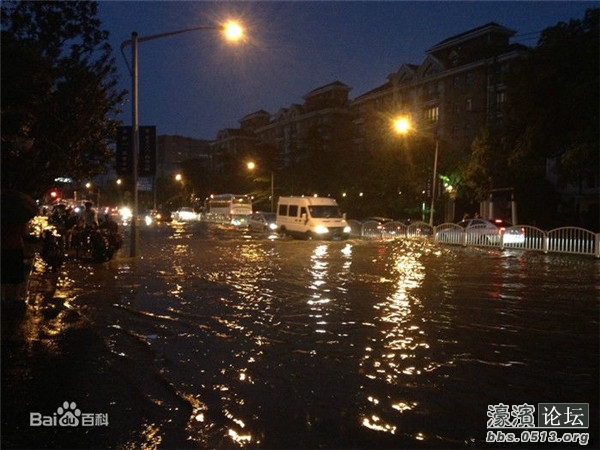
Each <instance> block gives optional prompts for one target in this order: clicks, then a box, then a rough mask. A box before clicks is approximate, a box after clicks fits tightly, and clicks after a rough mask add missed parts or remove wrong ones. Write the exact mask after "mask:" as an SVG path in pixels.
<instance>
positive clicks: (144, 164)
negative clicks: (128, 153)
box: [139, 125, 156, 176]
mask: <svg viewBox="0 0 600 450" xmlns="http://www.w3.org/2000/svg"><path fill="white" fill-rule="evenodd" d="M139 130H140V159H139V174H140V175H141V176H154V175H156V126H154V125H150V126H141V127H140V128H139Z"/></svg>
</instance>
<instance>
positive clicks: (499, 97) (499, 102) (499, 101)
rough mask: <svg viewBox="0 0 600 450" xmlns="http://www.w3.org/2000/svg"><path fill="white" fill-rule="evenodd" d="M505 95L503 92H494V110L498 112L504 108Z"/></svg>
mask: <svg viewBox="0 0 600 450" xmlns="http://www.w3.org/2000/svg"><path fill="white" fill-rule="evenodd" d="M505 95H506V93H505V92H504V91H502V92H496V108H497V110H498V111H500V110H502V108H503V107H504V100H505V99H506V96H505Z"/></svg>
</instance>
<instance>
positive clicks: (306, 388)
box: [61, 225, 600, 448]
mask: <svg viewBox="0 0 600 450" xmlns="http://www.w3.org/2000/svg"><path fill="white" fill-rule="evenodd" d="M141 254H142V257H141V258H139V259H137V260H132V259H129V258H126V257H125V256H123V255H121V256H119V257H117V258H116V259H115V260H113V261H111V262H110V263H107V264H104V265H98V266H75V265H74V266H72V267H70V268H69V272H68V273H69V276H68V277H66V279H65V280H64V282H63V285H62V287H61V289H62V290H63V292H62V295H63V296H66V297H71V298H73V301H72V303H73V304H74V305H76V307H78V308H80V310H81V311H82V313H83V314H85V315H86V317H88V318H89V319H90V320H91V321H92V322H93V323H94V327H95V328H96V329H97V330H98V331H99V333H101V335H102V336H103V339H104V342H105V344H106V347H107V355H106V356H105V358H106V359H107V361H109V362H110V364H111V365H112V366H113V367H116V368H117V369H118V370H119V371H120V372H121V373H122V374H123V376H124V377H126V378H128V379H129V380H130V381H131V383H132V385H133V386H136V388H137V389H138V390H139V392H138V394H139V395H140V397H142V398H145V399H146V400H149V401H150V403H151V404H153V405H155V406H156V407H157V408H158V409H159V410H160V411H162V414H159V415H152V414H151V413H150V412H144V411H138V412H136V413H138V414H140V415H141V416H142V417H144V418H145V419H144V421H143V425H142V426H141V427H140V429H139V430H137V431H136V432H135V433H134V434H133V435H132V437H131V439H130V441H129V442H128V443H126V444H123V445H124V446H125V447H131V448H136V447H142V446H146V447H153V446H155V445H157V444H158V443H160V442H163V443H164V442H165V440H166V439H167V438H168V437H169V435H171V436H170V437H171V439H173V435H178V436H179V439H180V440H179V441H177V440H175V442H179V444H181V443H184V444H185V445H186V446H189V447H210V448H221V447H236V446H248V447H265V448H290V447H295V448H316V447H345V448H347V447H362V448H377V447H380V448H381V447H397V448H400V447H401V448H412V447H431V448H445V447H462V446H467V445H481V441H482V440H483V439H485V432H486V421H487V417H486V411H487V405H491V404H498V403H505V404H509V405H511V404H522V403H525V402H527V403H530V404H536V403H537V402H586V403H587V402H589V403H590V404H591V407H592V409H595V407H594V406H593V405H597V404H598V388H597V383H598V355H599V354H598V293H599V291H598V286H599V285H600V274H599V269H598V267H599V266H598V262H597V261H593V260H592V261H590V260H587V259H579V258H565V257H561V256H556V255H555V256H552V255H550V256H548V255H542V254H529V253H518V252H514V253H511V252H508V251H505V252H499V251H496V250H481V249H462V248H458V247H455V248H449V247H444V248H438V247H434V246H432V245H430V244H428V243H426V242H420V241H415V242H404V241H387V242H383V241H361V240H349V241H344V242H319V241H292V240H277V239H275V240H273V239H267V238H266V237H264V236H258V237H257V236H248V235H246V236H244V235H242V234H240V233H239V232H234V231H228V230H224V229H220V228H216V227H209V228H206V226H205V225H202V226H200V225H199V226H198V227H197V228H194V227H188V228H185V227H180V228H163V229H161V230H158V231H157V230H154V231H144V233H143V234H142V248H141ZM75 280H77V281H75ZM81 286H85V291H84V290H82V289H81ZM108 400H109V401H111V402H116V403H117V404H118V402H119V399H118V398H111V399H108ZM595 411H596V412H595V414H596V415H597V409H595ZM596 431H597V430H596ZM175 439H176V438H175Z"/></svg>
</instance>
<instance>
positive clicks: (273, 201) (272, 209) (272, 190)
mask: <svg viewBox="0 0 600 450" xmlns="http://www.w3.org/2000/svg"><path fill="white" fill-rule="evenodd" d="M247 167H248V169H249V170H254V169H255V168H256V164H255V163H254V162H253V161H250V162H249V163H248V164H247ZM271 212H275V172H274V171H272V170H271Z"/></svg>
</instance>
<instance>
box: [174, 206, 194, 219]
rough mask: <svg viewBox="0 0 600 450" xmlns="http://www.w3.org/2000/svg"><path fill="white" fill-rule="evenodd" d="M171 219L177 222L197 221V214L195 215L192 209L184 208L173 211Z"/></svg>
mask: <svg viewBox="0 0 600 450" xmlns="http://www.w3.org/2000/svg"><path fill="white" fill-rule="evenodd" d="M173 218H174V219H175V220H177V221H179V222H186V221H190V220H198V214H196V212H195V211H194V210H193V209H192V208H190V207H187V206H184V207H182V208H179V209H178V210H177V211H175V213H174V214H173Z"/></svg>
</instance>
